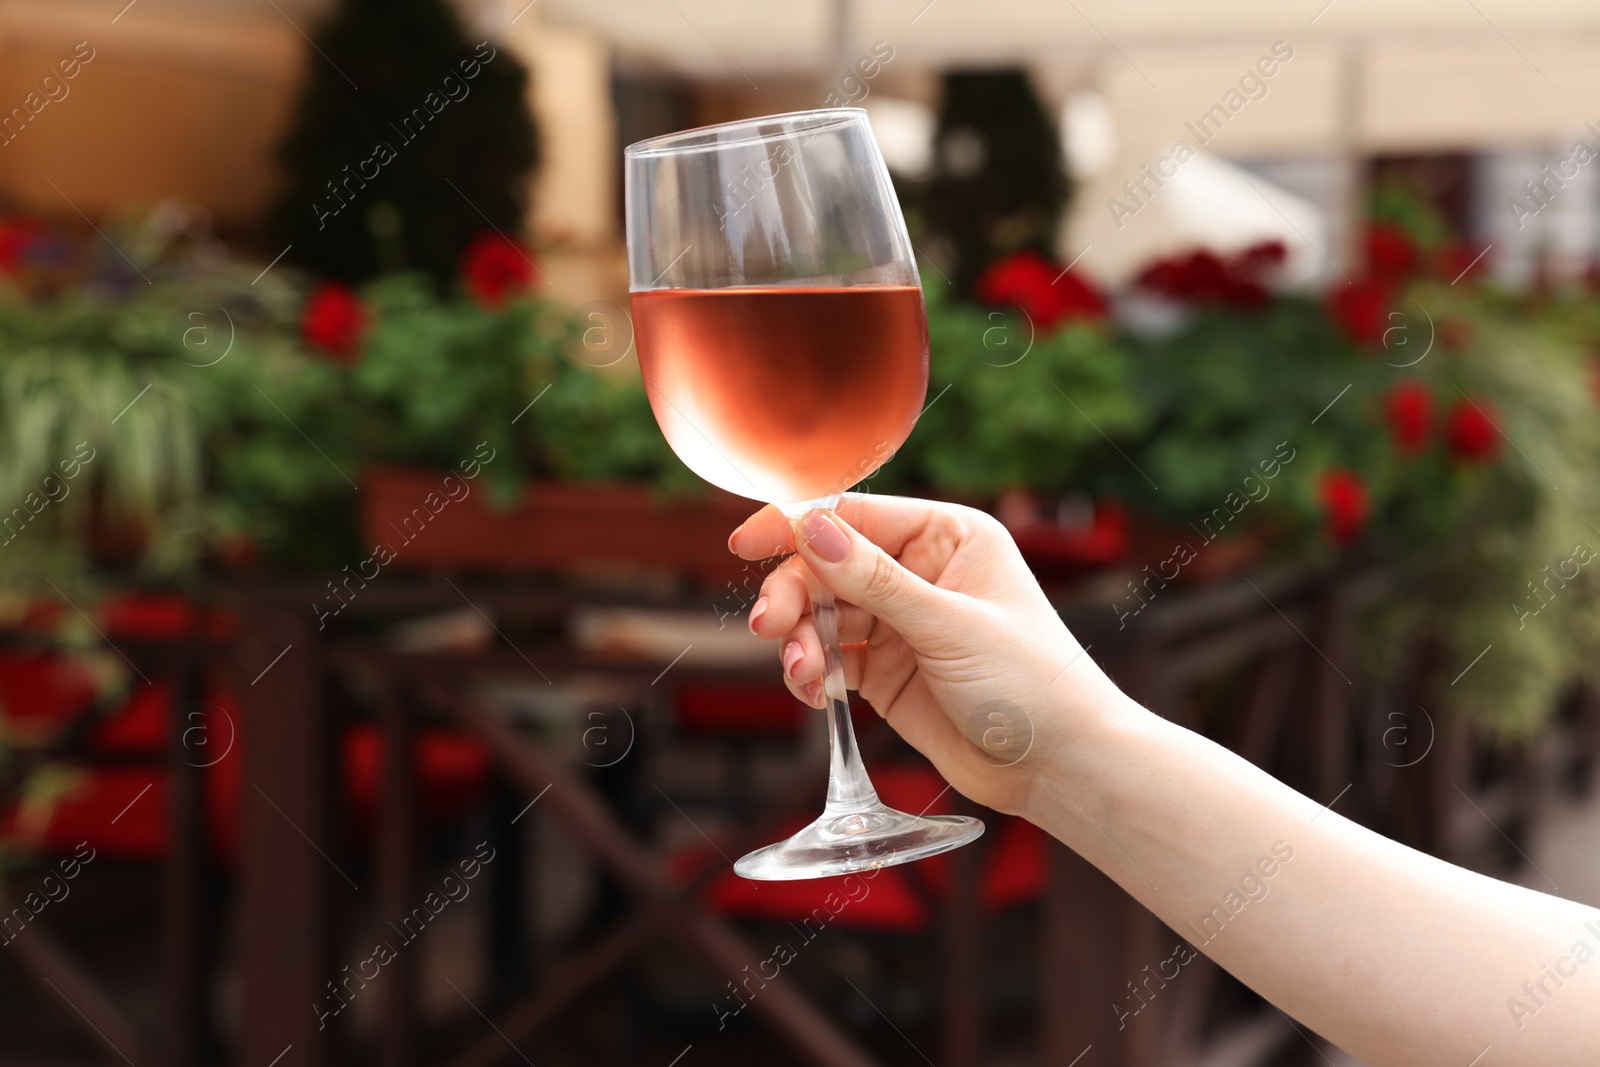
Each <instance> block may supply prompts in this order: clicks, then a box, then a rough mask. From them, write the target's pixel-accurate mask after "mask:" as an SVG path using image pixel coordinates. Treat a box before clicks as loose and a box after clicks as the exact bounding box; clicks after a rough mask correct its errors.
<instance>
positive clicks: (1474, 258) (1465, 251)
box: [1436, 241, 1489, 285]
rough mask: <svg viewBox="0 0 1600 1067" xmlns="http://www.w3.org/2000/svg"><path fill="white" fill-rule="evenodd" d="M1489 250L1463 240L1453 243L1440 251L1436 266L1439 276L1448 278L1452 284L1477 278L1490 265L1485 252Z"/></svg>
mask: <svg viewBox="0 0 1600 1067" xmlns="http://www.w3.org/2000/svg"><path fill="white" fill-rule="evenodd" d="M1487 251H1488V249H1487V248H1475V247H1473V246H1472V245H1470V244H1467V243H1465V242H1462V241H1458V242H1455V243H1453V244H1451V245H1450V246H1449V247H1447V248H1446V249H1445V250H1444V251H1443V252H1441V253H1439V261H1438V267H1437V268H1436V269H1437V270H1438V272H1439V276H1440V277H1441V278H1448V279H1449V280H1450V284H1451V285H1454V284H1456V282H1458V281H1470V280H1471V279H1473V278H1476V277H1477V276H1478V275H1480V274H1482V273H1483V272H1484V270H1485V269H1486V268H1487V267H1488V265H1489V257H1488V256H1487V255H1485V254H1484V253H1486V252H1487Z"/></svg>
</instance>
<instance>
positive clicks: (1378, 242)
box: [1367, 222, 1421, 279]
mask: <svg viewBox="0 0 1600 1067" xmlns="http://www.w3.org/2000/svg"><path fill="white" fill-rule="evenodd" d="M1420 259H1421V256H1420V255H1419V253H1418V251H1417V246H1416V245H1415V244H1413V243H1412V241H1411V238H1410V237H1409V236H1408V235H1407V234H1406V232H1405V231H1404V230H1402V229H1400V228H1399V227H1398V226H1391V225H1389V224H1388V223H1384V222H1379V223H1375V224H1374V225H1373V226H1371V227H1370V228H1369V229H1368V230H1367V270H1369V271H1371V272H1372V273H1373V274H1375V275H1377V276H1378V277H1380V278H1390V279H1395V278H1403V277H1405V276H1406V275H1408V274H1410V273H1411V272H1412V271H1414V270H1416V268H1417V264H1418V261H1419V260H1420Z"/></svg>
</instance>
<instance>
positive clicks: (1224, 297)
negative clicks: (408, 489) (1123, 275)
mask: <svg viewBox="0 0 1600 1067" xmlns="http://www.w3.org/2000/svg"><path fill="white" fill-rule="evenodd" d="M1284 255H1285V250H1284V248H1283V244H1282V242H1278V241H1264V242H1262V243H1260V244H1255V245H1251V246H1250V247H1249V248H1247V249H1245V250H1244V251H1243V252H1241V253H1240V254H1238V255H1237V256H1232V257H1230V258H1228V259H1223V258H1222V257H1221V256H1219V255H1217V254H1216V253H1215V252H1210V251H1207V250H1205V249H1200V250H1198V251H1195V252H1190V253H1189V254H1188V255H1185V256H1172V257H1169V258H1167V259H1158V260H1156V261H1155V262H1154V263H1152V264H1150V266H1148V267H1146V268H1145V269H1144V272H1143V273H1141V274H1140V275H1139V277H1138V279H1137V284H1138V285H1140V286H1142V287H1144V288H1145V289H1148V290H1150V291H1151V292H1153V293H1156V294H1158V295H1160V296H1164V297H1166V298H1167V299H1169V300H1177V301H1181V302H1183V303H1191V304H1223V305H1227V306H1229V307H1242V308H1254V307H1260V306H1261V305H1262V304H1264V303H1266V300H1267V295H1268V294H1267V286H1266V281H1265V277H1264V276H1265V275H1266V274H1268V273H1269V272H1270V270H1271V269H1272V268H1274V267H1276V266H1277V264H1278V263H1280V262H1282V259H1283V257H1284Z"/></svg>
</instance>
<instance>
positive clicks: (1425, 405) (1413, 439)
mask: <svg viewBox="0 0 1600 1067" xmlns="http://www.w3.org/2000/svg"><path fill="white" fill-rule="evenodd" d="M1383 409H1384V414H1385V415H1386V416H1388V419H1389V426H1390V428H1391V429H1392V430H1393V431H1394V446H1395V447H1396V448H1398V449H1399V450H1400V451H1402V452H1407V453H1411V454H1413V455H1414V454H1416V453H1418V452H1421V451H1422V449H1423V448H1424V446H1426V445H1427V443H1428V424H1429V423H1430V422H1432V421H1433V395H1432V394H1431V393H1429V392H1428V387H1427V386H1426V385H1423V384H1422V383H1421V382H1419V381H1407V382H1401V383H1400V384H1398V385H1396V386H1395V387H1394V388H1393V389H1390V390H1389V395H1388V396H1387V397H1385V398H1384V402H1383Z"/></svg>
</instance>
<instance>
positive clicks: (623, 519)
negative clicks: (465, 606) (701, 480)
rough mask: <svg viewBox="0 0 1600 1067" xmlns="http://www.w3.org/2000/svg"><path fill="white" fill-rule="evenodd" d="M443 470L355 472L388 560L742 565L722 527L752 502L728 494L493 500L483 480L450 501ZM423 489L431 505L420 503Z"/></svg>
mask: <svg viewBox="0 0 1600 1067" xmlns="http://www.w3.org/2000/svg"><path fill="white" fill-rule="evenodd" d="M446 473H448V472H445V471H433V470H426V469H413V468H394V467H387V468H375V469H371V470H368V471H366V472H365V473H364V474H363V475H362V478H361V483H362V489H361V528H362V533H363V536H364V540H366V541H367V542H368V543H369V545H378V544H380V543H382V544H387V545H389V546H390V547H391V549H392V550H393V552H394V554H395V558H394V560H393V561H392V562H390V563H389V564H387V565H386V568H387V567H398V568H402V569H407V570H424V571H480V572H481V571H488V572H498V573H538V572H546V573H553V572H571V571H575V570H576V571H587V572H591V573H613V574H627V573H640V572H656V573H660V572H669V573H675V574H682V575H687V576H689V577H692V578H694V579H696V580H698V581H702V582H707V583H712V584H720V583H722V582H725V581H728V580H729V579H732V578H737V577H738V576H740V575H741V574H742V573H743V572H744V569H745V567H746V566H749V565H747V564H746V563H745V562H744V561H743V560H740V559H739V558H738V557H736V556H734V555H733V554H732V553H730V552H729V551H728V535H729V534H730V533H732V532H733V530H734V527H736V526H738V525H739V524H740V523H741V522H743V521H744V520H745V519H746V518H748V517H749V516H750V515H751V514H753V513H754V512H755V511H756V510H757V509H758V508H759V507H760V505H759V504H757V503H756V502H754V501H751V500H745V499H744V498H742V497H737V496H733V495H732V494H729V493H723V492H720V491H718V490H714V489H708V490H707V491H706V492H705V494H704V495H702V496H698V497H692V498H673V499H662V498H660V497H658V496H657V495H655V494H654V493H652V492H651V490H649V489H648V488H647V487H645V486H642V485H630V484H608V485H577V484H568V483H559V482H557V483H541V484H538V485H534V486H531V487H529V488H528V489H527V490H526V491H525V492H524V494H523V497H522V499H521V500H518V501H517V502H516V503H515V504H514V505H512V506H511V507H510V508H506V509H499V508H495V507H493V506H491V505H490V503H489V501H488V496H487V494H486V493H485V491H484V489H483V487H482V486H481V484H474V483H467V484H470V485H472V493H471V495H469V496H467V497H465V498H464V499H462V500H459V501H450V500H448V499H447V498H446V496H445V494H444V492H443V490H442V488H441V485H442V482H443V479H444V477H445V475H446ZM458 493H459V490H458ZM429 494H433V501H432V502H433V504H434V506H435V507H438V510H437V512H435V511H433V510H432V509H431V508H430V507H429V506H427V503H425V502H426V501H428V498H429ZM441 501H443V502H444V504H443V506H442V507H439V504H440V502H441Z"/></svg>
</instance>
